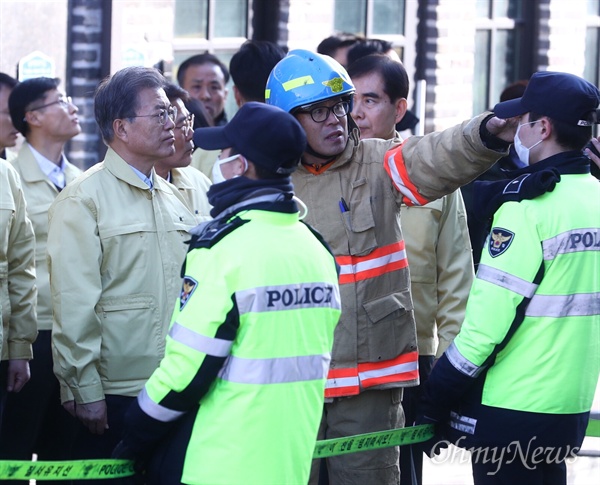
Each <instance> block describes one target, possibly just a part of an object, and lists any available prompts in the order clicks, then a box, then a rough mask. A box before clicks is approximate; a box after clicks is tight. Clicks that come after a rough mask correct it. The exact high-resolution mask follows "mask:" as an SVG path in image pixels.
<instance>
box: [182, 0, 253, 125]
mask: <svg viewBox="0 0 600 485" xmlns="http://www.w3.org/2000/svg"><path fill="white" fill-rule="evenodd" d="M251 8H252V3H251V0H175V26H174V29H173V30H174V33H175V36H174V37H175V38H174V40H173V78H174V79H176V72H177V68H178V67H179V65H180V64H181V63H182V62H183V61H185V60H186V59H187V58H188V57H191V56H193V55H195V54H201V53H203V52H206V51H208V52H210V53H212V54H215V55H216V56H217V57H218V58H219V59H220V60H221V62H223V63H224V64H225V65H226V66H229V61H230V59H231V56H233V54H234V53H235V52H236V51H237V50H238V49H239V47H240V46H241V45H242V44H243V43H244V42H245V40H246V39H247V38H249V37H250V33H249V30H250V23H249V12H250V11H251ZM231 84H232V83H231V80H230V81H229V83H228V85H227V88H228V89H229V91H230V93H229V95H228V96H227V102H226V105H225V111H226V112H227V113H235V111H236V109H237V106H236V104H235V99H234V96H233V94H232V93H231V90H232V88H231Z"/></svg>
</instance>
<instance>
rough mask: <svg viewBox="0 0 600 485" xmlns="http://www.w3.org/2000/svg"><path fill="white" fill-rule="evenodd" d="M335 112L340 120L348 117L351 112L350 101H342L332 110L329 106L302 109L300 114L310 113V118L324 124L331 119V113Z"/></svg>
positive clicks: (332, 107) (299, 111)
mask: <svg viewBox="0 0 600 485" xmlns="http://www.w3.org/2000/svg"><path fill="white" fill-rule="evenodd" d="M332 111H333V114H334V115H335V116H336V117H337V118H338V119H339V118H341V117H343V116H346V115H347V114H348V113H349V112H350V103H349V102H348V101H340V102H339V103H336V104H334V105H333V106H331V107H330V108H328V107H327V106H317V107H316V108H312V109H310V108H305V109H303V108H300V109H299V110H298V113H309V114H310V117H311V118H312V120H313V121H314V122H315V123H323V122H324V121H325V120H326V119H327V118H329V113H331V112H332Z"/></svg>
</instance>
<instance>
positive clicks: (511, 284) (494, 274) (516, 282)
mask: <svg viewBox="0 0 600 485" xmlns="http://www.w3.org/2000/svg"><path fill="white" fill-rule="evenodd" d="M477 279H479V280H483V281H487V282H488V283H492V284H493V285H496V286H500V287H502V288H506V289H507V290H510V291H514V292H515V293H516V294H517V295H521V296H524V297H525V298H531V297H532V296H533V295H534V294H535V290H537V287H538V285H536V284H534V283H530V282H529V281H526V280H524V279H522V278H519V277H518V276H514V275H511V274H510V273H507V272H505V271H501V270H499V269H496V268H492V267H491V266H487V265H485V264H480V265H479V269H478V270H477Z"/></svg>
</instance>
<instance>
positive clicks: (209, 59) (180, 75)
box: [177, 52, 229, 86]
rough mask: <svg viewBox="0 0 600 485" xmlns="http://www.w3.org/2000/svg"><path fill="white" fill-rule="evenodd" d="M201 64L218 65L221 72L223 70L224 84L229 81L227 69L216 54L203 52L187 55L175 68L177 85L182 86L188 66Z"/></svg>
mask: <svg viewBox="0 0 600 485" xmlns="http://www.w3.org/2000/svg"><path fill="white" fill-rule="evenodd" d="M202 64H214V65H215V66H219V68H220V69H221V72H223V77H224V78H225V84H227V83H228V82H229V71H228V70H227V67H226V66H225V64H223V63H222V62H221V61H220V60H219V58H218V57H217V56H215V55H213V54H209V53H208V52H205V53H204V54H197V55H195V56H192V57H189V58H187V59H186V60H185V61H183V62H182V63H181V66H179V69H178V70H177V82H178V83H179V85H180V86H183V80H184V79H185V73H186V71H187V70H188V68H189V67H191V66H201V65H202Z"/></svg>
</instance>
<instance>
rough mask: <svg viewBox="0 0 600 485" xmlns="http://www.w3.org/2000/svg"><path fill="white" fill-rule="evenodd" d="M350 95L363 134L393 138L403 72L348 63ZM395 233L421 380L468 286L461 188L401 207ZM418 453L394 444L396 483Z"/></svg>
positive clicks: (411, 416)
mask: <svg viewBox="0 0 600 485" xmlns="http://www.w3.org/2000/svg"><path fill="white" fill-rule="evenodd" d="M348 74H349V75H350V78H351V79H352V82H353V84H354V87H355V89H356V93H355V94H354V106H353V108H352V118H353V119H354V121H355V122H356V124H357V125H358V127H359V129H360V134H361V140H362V139H364V138H383V139H394V138H395V139H398V140H400V138H399V135H398V133H397V132H396V125H397V123H399V122H400V121H401V120H402V118H403V116H404V114H405V113H406V99H407V97H408V75H407V74H406V71H405V69H404V66H403V65H402V64H401V63H399V62H397V61H394V60H393V59H390V58H389V57H387V56H385V55H369V56H366V57H362V58H360V59H358V60H356V61H355V62H353V63H352V64H351V65H350V67H349V68H348ZM401 218H402V233H403V235H404V243H405V247H406V256H407V258H408V263H409V268H410V286H411V295H412V299H413V305H414V314H415V322H416V325H417V346H418V349H419V379H420V383H421V385H422V384H423V383H424V382H425V381H426V380H427V378H428V376H429V374H430V372H431V369H432V367H433V364H434V361H435V359H436V358H438V357H439V356H441V355H442V354H443V353H444V351H445V350H446V348H447V347H448V346H449V345H450V343H452V341H453V340H454V337H456V335H457V334H458V332H459V330H460V327H461V325H462V321H463V319H464V316H465V310H466V307H467V299H468V297H469V291H470V289H471V285H472V284H473V278H474V272H473V257H472V253H471V243H470V240H469V232H468V229H467V219H466V211H465V205H464V202H463V200H462V196H461V193H460V190H455V191H454V192H452V193H450V194H448V195H445V196H443V197H441V198H440V199H438V200H435V201H433V202H429V203H428V204H425V205H422V206H410V207H409V206H407V205H406V204H402V209H401ZM421 385H419V386H416V387H407V388H405V389H404V396H403V398H402V408H403V410H404V415H405V420H406V423H407V424H408V425H411V424H412V423H413V422H414V421H415V419H416V417H417V405H418V402H419V398H420V389H421ZM422 468H423V453H422V452H421V450H420V449H419V448H416V447H415V448H413V447H412V446H403V447H401V448H400V483H401V484H407V485H411V484H412V483H413V481H412V480H413V477H415V478H416V479H417V483H419V484H420V483H422V471H423V470H422Z"/></svg>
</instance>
